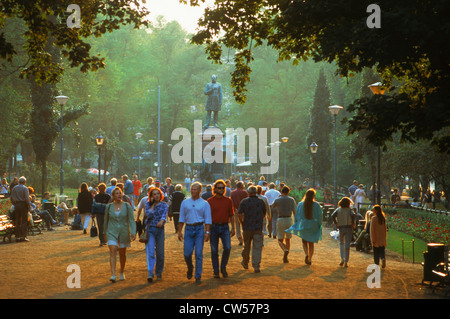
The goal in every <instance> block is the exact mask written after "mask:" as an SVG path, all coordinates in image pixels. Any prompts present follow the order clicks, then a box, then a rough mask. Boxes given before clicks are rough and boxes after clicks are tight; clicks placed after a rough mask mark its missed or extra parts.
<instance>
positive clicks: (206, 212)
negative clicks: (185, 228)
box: [178, 197, 211, 225]
mask: <svg viewBox="0 0 450 319" xmlns="http://www.w3.org/2000/svg"><path fill="white" fill-rule="evenodd" d="M178 222H180V223H185V224H187V225H189V224H197V223H205V224H207V225H210V224H211V206H209V204H208V202H207V201H206V200H204V199H203V198H201V197H200V198H197V199H196V200H194V199H192V197H190V198H188V199H185V200H184V201H182V202H181V207H180V218H179V220H178Z"/></svg>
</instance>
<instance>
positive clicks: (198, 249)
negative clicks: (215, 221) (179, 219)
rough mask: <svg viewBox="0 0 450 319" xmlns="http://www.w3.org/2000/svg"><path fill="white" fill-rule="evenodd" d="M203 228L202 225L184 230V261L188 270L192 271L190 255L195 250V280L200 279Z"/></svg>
mask: <svg viewBox="0 0 450 319" xmlns="http://www.w3.org/2000/svg"><path fill="white" fill-rule="evenodd" d="M204 238H205V227H204V226H203V225H198V226H187V225H186V228H185V230H184V248H183V254H184V260H185V261H186V265H187V267H188V270H192V269H193V268H194V265H193V264H192V253H193V252H194V249H195V279H201V277H202V271H203V240H204Z"/></svg>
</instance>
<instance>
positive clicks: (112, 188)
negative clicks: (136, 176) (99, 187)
mask: <svg viewBox="0 0 450 319" xmlns="http://www.w3.org/2000/svg"><path fill="white" fill-rule="evenodd" d="M109 182H110V183H111V186H109V187H108V188H106V191H105V192H106V193H107V194H109V196H111V195H112V191H113V190H114V188H116V184H117V179H115V178H111V180H110V181H109Z"/></svg>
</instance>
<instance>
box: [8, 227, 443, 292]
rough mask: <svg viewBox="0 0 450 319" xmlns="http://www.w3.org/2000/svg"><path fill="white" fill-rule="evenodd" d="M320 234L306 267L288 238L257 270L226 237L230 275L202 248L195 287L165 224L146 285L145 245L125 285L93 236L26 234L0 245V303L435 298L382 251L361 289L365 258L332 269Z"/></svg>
mask: <svg viewBox="0 0 450 319" xmlns="http://www.w3.org/2000/svg"><path fill="white" fill-rule="evenodd" d="M329 232H330V229H327V228H325V229H324V231H323V241H321V242H319V244H317V245H316V249H315V255H314V257H313V262H312V265H311V266H307V265H305V263H304V253H303V250H302V249H301V240H300V239H299V238H298V237H295V236H294V237H293V240H292V249H291V253H290V255H289V261H290V262H289V263H288V264H283V263H282V251H281V249H280V247H279V246H278V244H277V242H276V240H274V239H271V238H268V237H265V240H264V249H263V257H262V263H261V273H259V274H255V273H253V270H252V268H251V266H250V267H249V269H248V270H244V269H243V268H242V266H241V264H240V261H241V251H242V247H241V246H238V241H237V239H236V237H233V238H232V251H231V256H230V261H229V264H228V268H227V269H228V273H229V277H228V278H226V279H223V278H221V279H214V278H213V276H212V266H211V261H210V246H209V243H207V244H206V245H205V249H204V263H203V276H202V283H201V284H200V285H197V284H195V283H194V280H193V279H191V280H188V279H187V278H186V275H185V274H186V265H185V263H184V259H183V244H182V243H181V242H179V241H178V240H177V236H176V235H175V233H174V228H173V224H172V223H171V222H169V223H168V224H167V225H166V242H165V243H166V248H165V253H166V260H165V268H164V273H163V280H162V281H158V282H154V283H151V284H149V283H147V281H146V278H147V268H146V256H145V251H144V244H142V243H139V242H137V241H135V242H133V243H132V246H131V248H129V249H128V253H127V257H128V260H127V267H126V280H125V281H119V282H116V283H115V284H111V283H110V282H109V280H108V279H109V277H110V268H109V251H108V247H106V246H103V247H99V246H98V239H97V238H90V237H89V235H83V234H82V231H70V230H69V231H65V230H64V227H58V228H57V231H54V232H47V231H44V233H43V234H42V235H36V236H30V237H29V238H30V242H28V243H15V242H13V243H7V244H0V256H1V258H0V287H1V288H2V289H0V298H3V299H5V298H19V299H20V298H33V299H34V298H58V299H66V298H70V299H85V298H86V299H88V298H93V299H95V298H100V299H110V298H125V299H140V298H159V299H167V298H170V299H173V298H190V299H199V298H201V299H210V298H212V299H228V298H231V299H251V298H261V299H272V298H280V299H284V298H286V299H301V298H314V299H325V298H327V299H330V298H333V299H334V298H344V299H355V298H363V299H366V298H367V299H390V298H394V299H442V298H443V294H442V291H441V292H438V293H436V294H432V292H431V289H430V288H428V287H427V286H424V285H422V284H421V280H422V277H423V270H422V266H421V265H419V264H411V263H409V262H403V261H401V259H400V258H399V257H398V256H394V255H392V254H389V256H388V258H387V268H386V269H385V270H383V271H382V272H381V288H372V289H370V288H368V287H367V278H368V277H369V276H370V275H371V274H372V273H371V272H370V273H369V272H367V271H366V269H367V266H369V265H370V264H372V263H373V262H372V255H371V254H364V253H360V252H356V251H355V249H354V248H352V249H351V252H350V263H349V268H343V267H340V266H338V263H339V261H340V258H339V244H338V242H337V241H335V240H334V239H332V238H331V237H330V236H329ZM71 264H76V265H78V266H79V267H80V270H81V288H68V287H67V278H68V277H69V276H70V275H71V273H69V272H67V267H68V266H69V265H71Z"/></svg>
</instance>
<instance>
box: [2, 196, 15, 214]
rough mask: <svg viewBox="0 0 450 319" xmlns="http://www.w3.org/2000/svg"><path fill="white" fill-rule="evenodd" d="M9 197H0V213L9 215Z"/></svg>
mask: <svg viewBox="0 0 450 319" xmlns="http://www.w3.org/2000/svg"><path fill="white" fill-rule="evenodd" d="M11 206H12V203H11V199H9V198H4V199H0V215H9V209H10V208H11Z"/></svg>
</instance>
